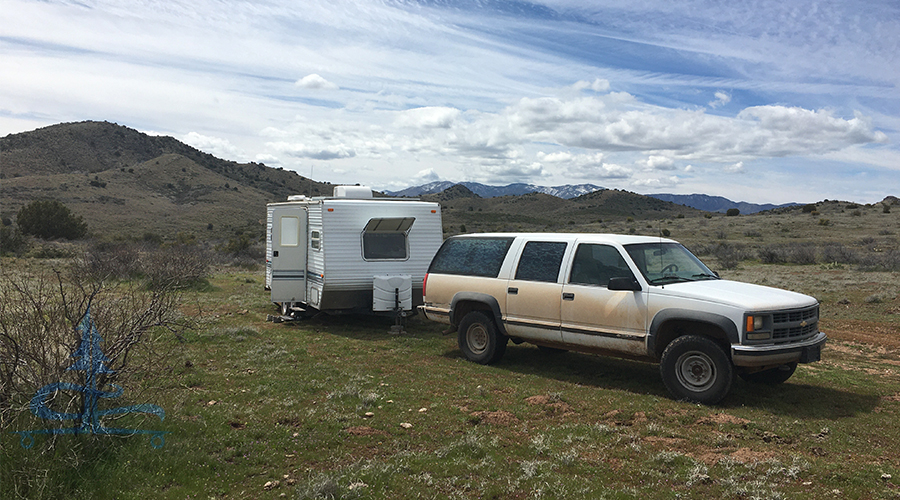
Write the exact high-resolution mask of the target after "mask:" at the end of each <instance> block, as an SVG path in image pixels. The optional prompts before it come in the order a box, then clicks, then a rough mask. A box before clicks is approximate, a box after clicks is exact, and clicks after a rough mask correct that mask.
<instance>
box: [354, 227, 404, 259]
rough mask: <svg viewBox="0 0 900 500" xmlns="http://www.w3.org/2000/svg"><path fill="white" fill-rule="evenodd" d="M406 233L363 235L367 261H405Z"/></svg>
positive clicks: (364, 253) (364, 254)
mask: <svg viewBox="0 0 900 500" xmlns="http://www.w3.org/2000/svg"><path fill="white" fill-rule="evenodd" d="M406 248H407V246H406V233H363V257H365V259H366V260H379V259H405V258H406V255H407V252H406Z"/></svg>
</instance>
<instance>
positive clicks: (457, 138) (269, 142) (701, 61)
mask: <svg viewBox="0 0 900 500" xmlns="http://www.w3.org/2000/svg"><path fill="white" fill-rule="evenodd" d="M0 6H2V7H0V67H2V68H3V71H2V73H0V136H2V135H6V134H9V133H17V132H23V131H27V130H33V129H35V128H39V127H42V126H46V125H51V124H55V123H60V122H71V121H81V120H107V121H111V122H116V123H119V124H122V125H126V126H129V127H132V128H136V129H138V130H141V131H143V132H147V133H151V134H164V135H171V136H173V137H175V138H177V139H180V140H182V141H184V142H186V143H188V144H191V145H193V146H195V147H197V148H199V149H201V150H204V151H207V152H209V153H212V154H214V155H216V156H219V157H221V158H225V159H229V160H235V161H257V162H263V163H265V164H267V165H269V166H280V167H283V168H286V169H291V170H296V171H297V172H299V173H300V174H302V175H304V176H312V177H313V178H315V179H317V180H323V181H328V182H333V183H351V184H355V183H361V184H367V185H370V186H373V187H375V188H376V189H402V188H404V187H408V186H410V185H415V184H422V183H426V182H431V181H436V180H450V181H477V182H483V183H488V184H497V185H499V184H508V183H512V182H529V183H534V184H540V185H561V184H575V183H593V184H597V185H600V186H604V187H609V188H619V189H627V190H629V191H635V192H639V193H645V194H649V193H660V192H671V193H681V194H690V193H705V194H710V195H719V196H725V197H728V198H730V199H732V200H735V201H749V202H756V203H785V202H790V201H797V202H812V201H820V200H823V199H839V200H848V201H857V202H866V203H871V202H877V201H880V200H881V199H883V198H884V197H885V196H888V195H894V196H900V146H898V144H900V142H898V141H900V91H898V83H900V61H898V60H897V59H898V58H897V54H900V2H896V1H895V0H889V1H867V0H862V1H857V2H846V1H835V2H802V1H790V0H782V1H777V2H776V1H753V0H751V1H746V2H741V3H735V2H726V1H693V2H672V1H659V2H653V1H651V2H639V3H636V5H626V2H621V1H616V2H612V1H610V2H606V1H591V0H588V1H585V0H547V1H537V2H518V1H492V0H481V1H449V0H447V1H442V0H432V1H389V0H383V1H365V0H358V1H344V0H327V1H324V0H323V1H319V0H311V1H287V0H258V1H252V2H250V1H233V0H192V1H189V2H188V1H181V0H159V1H156V0H153V1H150V0H99V1H95V0H80V1H71V2H70V1H58V0H46V1H24V0H0Z"/></svg>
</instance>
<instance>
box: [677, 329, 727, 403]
mask: <svg viewBox="0 0 900 500" xmlns="http://www.w3.org/2000/svg"><path fill="white" fill-rule="evenodd" d="M659 369H660V374H661V375H662V379H663V383H665V384H666V388H667V389H669V392H670V393H672V395H673V396H675V398H676V399H679V400H687V401H692V402H695V403H702V404H707V405H711V404H716V403H718V402H719V401H721V400H722V399H723V398H724V397H725V396H726V395H727V394H728V391H729V390H731V381H732V379H733V378H734V370H733V368H732V365H731V360H729V359H728V355H727V354H725V351H724V350H723V349H722V348H721V347H720V346H719V344H717V343H715V342H714V341H713V340H712V339H710V338H708V337H702V336H699V335H685V336H684V337H678V338H677V339H675V340H673V341H672V342H671V343H670V344H669V345H668V346H666V349H665V351H663V354H662V359H661V360H660V364H659Z"/></svg>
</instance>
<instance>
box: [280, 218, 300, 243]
mask: <svg viewBox="0 0 900 500" xmlns="http://www.w3.org/2000/svg"><path fill="white" fill-rule="evenodd" d="M299 244H300V218H299V217H282V218H281V246H283V247H295V246H297V245H299Z"/></svg>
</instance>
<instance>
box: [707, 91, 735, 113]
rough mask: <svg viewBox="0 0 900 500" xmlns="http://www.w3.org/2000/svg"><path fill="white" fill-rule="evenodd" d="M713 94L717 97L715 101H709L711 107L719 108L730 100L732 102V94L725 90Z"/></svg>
mask: <svg viewBox="0 0 900 500" xmlns="http://www.w3.org/2000/svg"><path fill="white" fill-rule="evenodd" d="M713 95H714V96H715V98H716V99H715V100H714V101H710V102H709V107H711V108H713V109H715V108H718V107H719V106H724V105H726V104H728V103H729V102H731V96H730V95H729V94H728V93H726V92H723V91H721V90H720V91H718V92H716V93H715V94H713Z"/></svg>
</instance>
